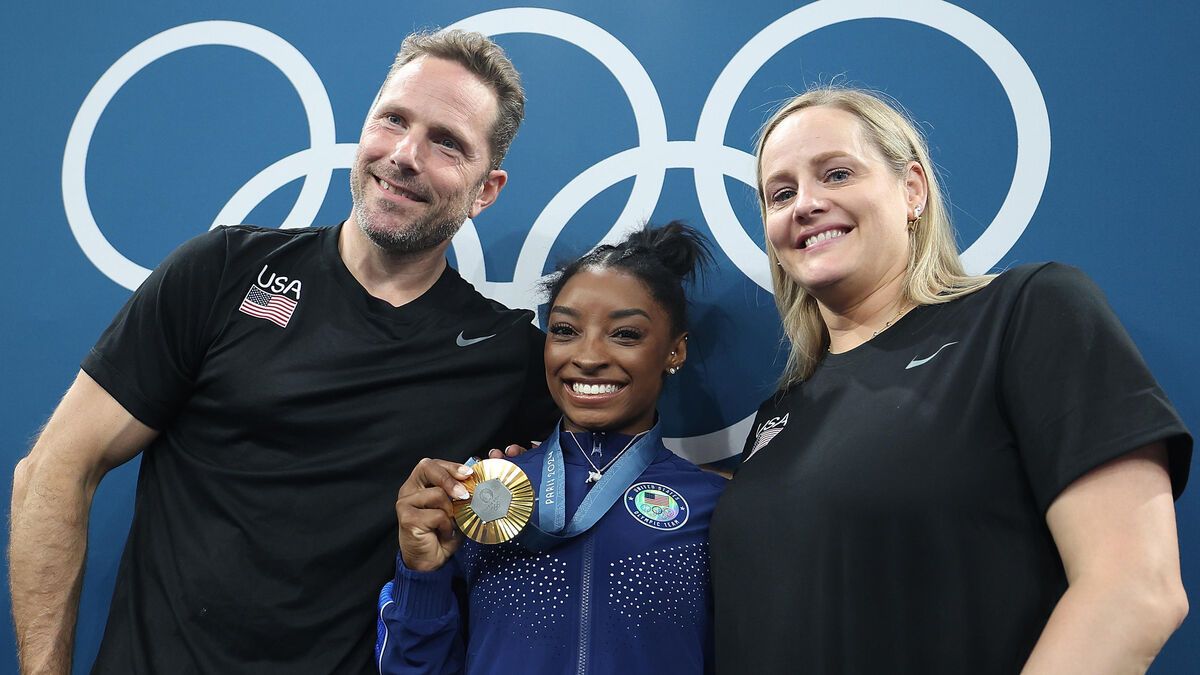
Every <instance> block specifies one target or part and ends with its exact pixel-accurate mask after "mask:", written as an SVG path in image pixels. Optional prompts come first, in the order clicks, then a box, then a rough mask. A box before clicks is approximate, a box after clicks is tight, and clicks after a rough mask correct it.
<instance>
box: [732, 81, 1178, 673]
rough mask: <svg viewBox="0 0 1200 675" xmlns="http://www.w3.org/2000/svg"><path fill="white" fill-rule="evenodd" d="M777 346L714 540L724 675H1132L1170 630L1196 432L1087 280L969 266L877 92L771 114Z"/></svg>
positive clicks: (803, 100) (765, 160) (901, 129)
mask: <svg viewBox="0 0 1200 675" xmlns="http://www.w3.org/2000/svg"><path fill="white" fill-rule="evenodd" d="M757 158H758V195H759V200H760V205H761V208H762V215H763V221H764V224H765V228H766V239H767V250H768V257H769V259H770V262H771V265H772V268H771V270H772V275H773V281H774V287H775V296H776V302H777V304H778V307H779V310H780V314H781V316H782V320H783V324H784V327H785V330H786V333H787V336H788V338H789V339H790V341H791V346H792V349H791V355H790V358H789V361H788V365H787V369H786V372H785V374H784V377H783V379H782V382H781V385H780V389H779V391H778V392H777V393H776V395H774V396H772V397H771V398H770V399H768V400H767V401H766V402H764V404H763V406H762V408H761V409H760V411H759V414H758V418H757V420H756V422H755V425H754V430H753V432H752V433H751V435H750V438H749V439H748V440H747V447H746V452H745V454H744V459H745V462H744V464H743V465H742V468H741V470H740V471H739V473H738V474H737V476H736V478H735V479H734V481H733V482H732V484H731V485H730V486H729V488H728V490H727V491H726V492H725V494H724V496H723V497H722V499H721V501H720V503H719V505H718V509H717V513H716V514H715V515H714V519H713V524H712V547H713V583H714V593H715V599H716V617H717V618H716V621H717V623H716V630H717V638H716V639H717V642H716V651H717V653H716V656H717V667H718V671H719V672H727V673H741V672H770V673H781V672H805V673H884V672H886V673H922V674H930V673H973V674H976V675H978V674H981V673H1016V672H1019V671H1022V669H1024V671H1025V672H1030V673H1065V672H1080V673H1108V672H1141V671H1143V670H1145V669H1146V668H1147V667H1148V665H1149V664H1150V662H1151V661H1152V660H1153V659H1154V657H1155V655H1156V654H1157V653H1158V651H1159V649H1160V648H1161V647H1162V645H1163V643H1164V642H1165V641H1166V639H1167V637H1168V636H1170V635H1171V633H1172V632H1173V631H1174V630H1175V628H1176V627H1177V626H1178V625H1179V623H1180V622H1181V621H1182V620H1183V617H1184V615H1185V614H1186V612H1187V599H1186V596H1185V594H1184V592H1183V587H1182V584H1181V581H1180V573H1179V551H1178V544H1177V539H1176V528H1175V513H1174V503H1173V496H1178V494H1179V492H1180V491H1181V490H1182V489H1183V486H1184V483H1185V481H1186V477H1187V470H1188V464H1189V462H1190V456H1191V445H1192V440H1191V437H1190V436H1189V434H1188V431H1187V429H1185V428H1184V426H1183V424H1182V422H1181V421H1180V419H1179V417H1178V415H1177V414H1176V412H1175V410H1174V409H1173V408H1172V407H1171V405H1170V403H1169V402H1167V400H1166V397H1165V396H1164V395H1163V393H1162V391H1161V390H1160V389H1159V387H1158V386H1157V384H1156V383H1155V381H1154V379H1153V377H1152V376H1151V375H1150V373H1149V372H1148V370H1147V368H1146V366H1145V364H1144V363H1143V361H1142V359H1141V357H1140V356H1139V354H1138V352H1137V350H1136V348H1135V347H1134V346H1133V344H1132V343H1131V342H1130V339H1129V337H1128V336H1127V335H1126V333H1125V332H1124V330H1123V329H1122V328H1121V325H1120V323H1119V322H1118V321H1117V319H1116V317H1115V316H1114V315H1113V313H1112V311H1111V310H1110V309H1109V307H1108V306H1107V304H1106V303H1105V301H1104V299H1103V297H1102V295H1101V293H1100V291H1099V290H1098V289H1097V288H1096V287H1095V285H1093V284H1092V283H1091V282H1090V281H1089V280H1088V279H1087V278H1086V277H1085V276H1084V275H1083V274H1081V273H1080V272H1078V271H1077V270H1075V269H1072V268H1070V267H1066V266H1063V265H1058V264H1052V263H1051V264H1042V265H1028V266H1021V267H1017V268H1014V269H1011V270H1009V271H1007V272H1005V273H1003V274H1000V275H998V276H971V275H968V274H966V273H964V271H963V268H962V265H961V263H960V262H959V259H958V254H957V251H956V249H955V246H954V239H953V232H952V229H951V226H950V223H949V219H948V214H947V211H946V207H945V204H944V202H943V197H942V195H941V192H940V190H939V187H938V183H937V179H936V176H935V175H934V172H933V170H932V166H933V165H932V163H931V162H930V160H929V154H928V151H927V149H926V147H925V144H924V141H923V139H922V138H921V136H920V135H919V133H918V132H917V131H916V130H915V128H914V126H913V125H912V124H911V123H910V122H909V121H908V120H907V119H906V118H905V116H904V115H902V114H900V113H899V112H898V111H897V110H896V109H895V108H893V107H892V106H890V105H888V104H887V103H885V102H884V101H883V100H882V99H880V98H879V97H876V96H874V95H871V94H867V93H864V92H860V91H853V90H846V89H822V90H816V91H812V92H809V93H806V94H803V95H801V96H799V97H797V98H795V99H794V100H792V101H791V102H789V103H788V104H786V105H785V106H784V107H783V108H781V109H780V111H779V112H778V113H776V114H775V115H774V117H773V118H772V119H771V120H770V121H769V122H768V123H767V125H766V127H765V128H764V131H763V134H762V137H761V140H760V142H759V144H758V149H757Z"/></svg>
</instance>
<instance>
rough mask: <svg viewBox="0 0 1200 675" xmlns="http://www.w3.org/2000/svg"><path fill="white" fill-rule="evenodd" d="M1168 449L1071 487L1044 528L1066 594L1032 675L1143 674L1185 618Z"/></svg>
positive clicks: (1029, 670) (1029, 667)
mask: <svg viewBox="0 0 1200 675" xmlns="http://www.w3.org/2000/svg"><path fill="white" fill-rule="evenodd" d="M1166 455H1167V453H1166V450H1165V449H1164V447H1163V444H1162V443H1155V444H1152V445H1149V446H1146V447H1144V448H1141V449H1139V450H1136V451H1134V452H1131V453H1129V454H1128V455H1126V456H1124V457H1121V458H1118V459H1115V460H1113V461H1111V462H1109V463H1107V464H1104V465H1102V466H1100V467H1098V468H1096V469H1093V470H1092V471H1090V472H1088V473H1087V474H1085V475H1084V476H1083V477H1081V478H1080V479H1078V480H1076V481H1075V482H1074V483H1072V484H1071V485H1069V486H1068V487H1067V489H1066V490H1064V491H1063V493H1062V494H1061V495H1059V497H1058V498H1057V499H1056V500H1055V501H1054V502H1053V503H1052V504H1051V505H1050V510H1049V511H1047V512H1046V522H1047V524H1048V525H1049V526H1050V532H1051V534H1053V535H1054V543H1055V544H1057V546H1058V551H1059V553H1060V554H1061V555H1062V560H1063V568H1064V569H1065V570H1066V573H1067V583H1068V584H1069V585H1068V588H1067V591H1066V593H1064V594H1063V596H1062V598H1061V599H1060V600H1059V601H1058V605H1057V606H1056V607H1055V608H1054V612H1053V613H1052V614H1051V615H1050V621H1049V622H1048V623H1047V624H1046V627H1045V628H1044V629H1043V630H1042V635H1041V638H1040V639H1039V640H1038V642H1037V646H1036V647H1035V648H1034V650H1033V654H1032V655H1030V657H1029V661H1028V662H1027V663H1026V664H1025V669H1024V671H1023V672H1024V673H1026V674H1027V675H1033V674H1034V673H1144V672H1145V671H1146V669H1147V668H1149V667H1150V663H1151V662H1152V661H1153V660H1154V657H1155V656H1156V655H1157V654H1158V651H1159V650H1160V649H1162V646H1163V643H1165V642H1166V641H1167V638H1168V637H1170V635H1171V633H1173V632H1174V631H1175V629H1176V628H1178V627H1179V624H1180V623H1181V622H1182V621H1183V618H1184V616H1186V615H1187V610H1188V603H1187V595H1186V594H1185V593H1184V590H1183V583H1182V581H1181V580H1180V577H1179V544H1178V542H1177V539H1176V535H1175V505H1174V503H1173V501H1172V499H1171V479H1170V478H1169V477H1168V475H1167V470H1166V465H1167V458H1166Z"/></svg>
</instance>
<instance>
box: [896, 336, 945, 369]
mask: <svg viewBox="0 0 1200 675" xmlns="http://www.w3.org/2000/svg"><path fill="white" fill-rule="evenodd" d="M956 344H958V343H957V342H947V343H946V344H944V345H942V346H941V347H938V350H937V351H936V352H934V353H932V354H930V355H929V356H926V357H925V358H923V359H917V358H914V359H913V360H912V361H909V362H908V365H907V366H904V369H905V370H908V369H909V368H916V367H917V366H923V365H925V364H926V363H929V362H930V361H932V360H933V357H935V356H937V355H938V354H941V353H942V350H943V349H945V348H946V347H949V346H950V345H956Z"/></svg>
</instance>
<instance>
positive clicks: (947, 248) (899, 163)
mask: <svg viewBox="0 0 1200 675" xmlns="http://www.w3.org/2000/svg"><path fill="white" fill-rule="evenodd" d="M816 107H830V108H837V109H839V110H844V111H845V112H848V113H850V114H852V115H854V116H855V117H857V118H858V119H859V121H860V122H861V124H862V129H863V132H864V134H865V136H866V138H867V140H868V141H870V142H871V144H872V145H873V146H874V147H875V148H876V149H877V150H878V151H879V154H880V155H881V156H882V157H883V159H884V162H885V163H886V164H887V165H888V166H890V167H891V169H892V171H893V173H895V174H896V176H897V178H902V177H903V176H904V174H905V172H906V171H907V170H908V166H909V162H916V163H917V164H920V165H921V168H922V169H924V172H925V180H926V182H927V184H928V195H927V199H926V202H925V209H924V211H923V212H922V213H921V218H920V220H919V221H918V222H917V224H916V227H913V228H910V233H909V243H910V246H909V258H908V265H907V267H906V270H905V277H904V285H903V292H904V297H905V299H907V300H908V301H909V302H911V303H912V304H914V305H934V304H938V303H943V302H950V301H951V300H955V299H957V298H960V297H962V296H964V295H967V294H969V293H974V292H975V291H977V290H979V289H981V288H983V287H984V286H986V285H987V284H988V283H989V282H990V281H991V280H992V279H993V278H994V275H980V276H976V275H969V274H967V273H966V272H965V271H964V270H963V266H962V262H961V261H960V260H959V258H958V247H957V246H956V245H955V242H954V229H953V226H952V225H951V224H950V214H949V212H948V210H947V206H946V201H945V198H944V197H943V195H942V190H941V187H940V186H939V185H938V180H937V175H936V173H935V172H934V170H933V162H931V161H930V159H929V149H928V147H927V146H926V144H925V139H924V137H923V136H922V134H921V132H920V131H919V130H918V129H917V126H916V125H915V124H913V123H912V122H911V121H910V120H909V118H908V117H907V116H906V115H905V114H904V113H903V112H901V111H900V110H899V109H898V108H899V105H898V104H897V105H891V104H889V103H888V102H887V101H885V100H884V99H883V98H882V97H881V96H880V95H877V94H874V93H871V92H867V91H863V90H859V89H851V88H847V87H828V86H827V87H821V88H818V89H812V90H810V91H807V92H805V93H803V94H800V95H799V96H796V97H795V98H792V99H791V100H790V101H788V102H786V103H785V104H784V105H783V106H781V107H780V108H779V110H777V111H776V112H775V114H774V115H772V116H771V118H770V119H769V120H767V123H766V124H765V125H763V128H762V132H761V133H760V135H759V139H758V144H757V146H756V148H755V151H754V155H755V158H756V174H757V182H758V205H759V209H760V211H761V213H762V218H763V224H764V227H765V224H766V218H767V202H766V195H765V194H764V192H763V182H762V179H763V173H762V169H763V167H762V156H763V147H764V146H765V145H766V143H767V139H768V138H770V136H771V134H772V132H774V131H775V129H776V128H778V127H779V124H780V123H781V122H782V121H783V120H785V119H787V118H788V117H789V116H791V115H793V114H795V113H797V112H799V111H801V110H804V109H805V108H816ZM767 259H768V260H769V261H770V263H771V282H772V285H773V286H774V291H775V305H776V307H778V308H779V316H780V319H781V321H782V322H783V329H784V332H785V333H786V334H787V337H788V340H789V341H790V342H791V351H790V352H789V354H788V361H787V365H786V366H785V368H784V372H783V375H782V376H781V377H780V381H779V386H780V388H781V389H782V388H786V387H790V386H792V385H794V384H796V383H798V382H801V381H803V380H805V379H807V378H808V377H810V376H811V375H812V374H813V371H814V370H816V368H817V365H818V364H819V363H820V362H821V359H822V358H824V356H825V353H826V350H827V349H828V347H829V331H828V330H827V329H826V326H825V321H824V319H822V318H821V313H820V311H819V310H818V308H817V300H816V298H814V297H813V296H812V295H810V294H809V293H808V292H807V291H805V290H804V289H803V288H801V287H800V284H798V283H796V281H795V280H794V279H792V278H791V277H790V276H788V275H787V273H786V272H785V271H784V270H783V268H782V267H780V266H779V265H778V262H779V258H778V255H777V253H776V251H775V247H774V246H772V245H771V240H770V238H769V237H768V238H767Z"/></svg>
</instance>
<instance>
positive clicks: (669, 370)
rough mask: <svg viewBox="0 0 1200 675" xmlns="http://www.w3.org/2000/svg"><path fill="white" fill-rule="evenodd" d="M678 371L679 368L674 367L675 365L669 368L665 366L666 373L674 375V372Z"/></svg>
mask: <svg viewBox="0 0 1200 675" xmlns="http://www.w3.org/2000/svg"><path fill="white" fill-rule="evenodd" d="M678 372H679V369H678V368H676V367H675V366H671V367H670V368H667V374H668V375H674V374H675V373H678Z"/></svg>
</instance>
